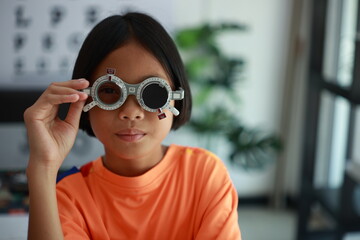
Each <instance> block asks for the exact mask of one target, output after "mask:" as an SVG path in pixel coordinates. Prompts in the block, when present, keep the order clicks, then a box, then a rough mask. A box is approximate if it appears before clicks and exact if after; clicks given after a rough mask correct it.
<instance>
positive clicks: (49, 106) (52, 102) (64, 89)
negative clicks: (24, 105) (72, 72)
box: [24, 79, 89, 119]
mask: <svg viewBox="0 0 360 240" xmlns="http://www.w3.org/2000/svg"><path fill="white" fill-rule="evenodd" d="M88 86H89V82H88V81H87V80H85V79H78V80H69V81H65V82H55V83H51V84H50V85H49V87H48V88H47V89H46V90H45V91H44V93H43V94H42V95H41V96H40V98H39V99H38V100H37V101H36V102H35V104H34V105H33V106H31V107H30V108H29V109H27V110H26V112H25V113H26V114H25V116H26V118H27V119H43V118H45V117H49V116H55V115H56V112H57V109H58V105H60V104H63V103H75V102H78V101H80V102H81V101H85V100H86V99H87V98H88V95H87V94H86V93H84V92H80V91H78V90H80V89H84V88H87V87H88ZM25 116H24V117H25Z"/></svg>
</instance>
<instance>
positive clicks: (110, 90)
mask: <svg viewBox="0 0 360 240" xmlns="http://www.w3.org/2000/svg"><path fill="white" fill-rule="evenodd" d="M97 95H98V98H99V100H100V101H101V102H103V103H105V104H109V105H111V104H114V103H116V102H117V101H118V100H119V99H120V97H121V89H120V87H119V86H118V85H116V84H115V83H114V82H108V81H107V82H104V83H103V84H101V85H100V86H99V87H98V89H97Z"/></svg>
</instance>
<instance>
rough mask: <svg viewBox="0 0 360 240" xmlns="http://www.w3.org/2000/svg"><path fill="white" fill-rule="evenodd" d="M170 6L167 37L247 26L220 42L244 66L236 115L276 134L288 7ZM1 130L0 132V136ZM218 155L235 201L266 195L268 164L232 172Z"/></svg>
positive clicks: (184, 1) (197, 2) (282, 1)
mask: <svg viewBox="0 0 360 240" xmlns="http://www.w3.org/2000/svg"><path fill="white" fill-rule="evenodd" d="M172 2H173V6H172V7H173V8H172V9H169V12H170V14H173V16H171V19H170V20H171V21H172V22H173V26H168V27H167V28H168V29H169V30H170V31H174V29H177V28H181V27H186V26H192V25H195V24H198V23H200V22H204V21H210V22H216V21H225V20H226V21H239V22H240V23H244V24H246V25H248V26H249V30H248V32H246V33H243V34H241V35H239V36H226V37H224V38H222V39H221V43H222V44H223V45H224V49H225V51H226V52H228V53H229V54H236V55H240V56H242V57H243V58H244V59H245V61H246V69H245V80H244V81H243V82H242V83H241V84H240V85H239V89H238V92H239V95H240V96H241V99H242V102H241V104H240V105H239V109H238V111H239V115H240V116H241V118H242V120H243V121H244V123H245V124H246V125H248V126H251V127H259V128H261V129H262V130H264V131H267V132H269V133H270V132H279V131H280V130H281V126H280V125H279V122H280V112H281V107H282V96H283V94H282V91H283V84H284V75H285V63H286V56H287V52H286V51H287V40H288V33H289V22H290V19H291V16H290V12H291V2H292V1H287V0H191V1H190V0H173V1H172ZM170 5H171V4H167V6H170ZM154 7H155V8H157V6H154ZM168 14H169V13H168ZM6 128H7V127H6V126H2V129H0V130H1V131H3V130H4V129H6ZM177 134H178V135H176V136H175V135H174V134H171V135H170V136H169V138H168V139H167V142H168V143H171V142H176V143H183V144H188V142H189V141H188V138H189V132H187V131H186V130H180V131H179V132H178V133H177ZM23 135H24V130H23V129H22V130H21V133H20V134H19V136H21V138H23ZM190 135H191V134H190ZM80 143H81V141H80ZM191 145H201V143H198V142H197V141H196V139H193V142H192V144H191ZM4 151H5V150H4ZM219 155H220V157H222V158H224V161H225V163H226V164H227V165H228V167H229V170H230V174H231V177H232V179H233V181H234V184H235V185H236V188H237V190H238V192H239V195H240V196H257V195H263V194H266V193H269V192H271V191H272V188H273V182H274V168H275V165H274V164H273V165H271V166H269V167H268V168H267V169H265V171H245V170H242V169H239V168H234V167H232V166H231V165H230V164H229V163H228V161H227V159H225V157H223V156H226V143H224V147H221V150H220V151H219ZM21 161H23V160H21ZM16 167H18V166H16Z"/></svg>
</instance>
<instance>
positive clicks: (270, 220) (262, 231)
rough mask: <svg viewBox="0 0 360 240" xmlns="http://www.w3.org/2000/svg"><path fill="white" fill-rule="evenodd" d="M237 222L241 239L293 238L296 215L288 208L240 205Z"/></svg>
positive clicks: (284, 239) (288, 239)
mask: <svg viewBox="0 0 360 240" xmlns="http://www.w3.org/2000/svg"><path fill="white" fill-rule="evenodd" d="M239 224H240V229H241V233H242V239H243V240H265V239H266V240H294V239H295V233H296V231H295V230H296V216H295V213H294V212H292V211H289V210H273V209H270V208H268V207H240V208H239Z"/></svg>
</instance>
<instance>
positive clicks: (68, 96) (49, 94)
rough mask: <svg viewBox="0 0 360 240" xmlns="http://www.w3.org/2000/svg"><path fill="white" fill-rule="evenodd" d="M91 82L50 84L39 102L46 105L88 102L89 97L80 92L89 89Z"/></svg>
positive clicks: (73, 81) (79, 81) (72, 81)
mask: <svg viewBox="0 0 360 240" xmlns="http://www.w3.org/2000/svg"><path fill="white" fill-rule="evenodd" d="M88 86H89V82H88V81H86V80H85V79H79V80H70V81H66V82H55V83H52V84H50V86H49V87H48V88H47V89H46V91H45V92H44V94H43V95H42V96H41V97H40V99H39V101H40V102H41V100H43V103H44V104H45V105H58V104H62V103H73V102H77V101H83V100H86V99H87V97H88V95H87V94H86V93H84V92H80V91H78V90H80V89H84V88H87V87H88Z"/></svg>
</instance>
